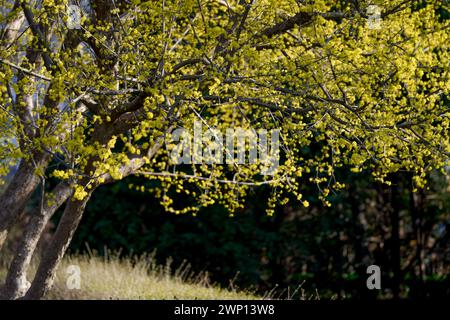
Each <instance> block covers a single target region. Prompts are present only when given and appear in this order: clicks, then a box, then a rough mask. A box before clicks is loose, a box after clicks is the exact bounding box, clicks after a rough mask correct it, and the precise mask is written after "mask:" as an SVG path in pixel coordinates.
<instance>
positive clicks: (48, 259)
mask: <svg viewBox="0 0 450 320" xmlns="http://www.w3.org/2000/svg"><path fill="white" fill-rule="evenodd" d="M89 192H90V193H89V194H88V195H87V196H86V197H85V198H84V199H83V200H77V199H75V198H71V199H70V200H69V202H68V203H67V205H66V208H65V210H64V213H63V216H62V218H61V221H60V222H59V224H58V228H57V229H56V232H55V234H54V236H53V239H52V241H51V243H50V245H49V246H48V247H47V248H46V251H45V253H44V255H43V257H42V260H41V262H40V264H39V267H38V270H37V272H36V276H35V278H34V280H33V282H32V283H31V287H30V289H29V290H28V292H27V294H26V295H25V299H31V300H37V299H42V298H43V297H44V296H45V294H46V293H47V292H48V290H49V289H50V288H51V286H52V284H53V280H54V278H55V274H56V268H57V266H58V264H59V263H60V261H61V259H62V257H63V256H64V253H65V252H66V250H67V247H68V246H69V244H70V241H71V240H72V237H73V235H74V233H75V230H76V229H77V227H78V224H79V222H80V220H81V217H82V216H83V213H84V209H85V207H86V204H87V202H88V201H89V198H90V196H91V194H92V192H93V189H91V190H89Z"/></svg>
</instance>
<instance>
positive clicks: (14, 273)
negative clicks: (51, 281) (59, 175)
mask: <svg viewBox="0 0 450 320" xmlns="http://www.w3.org/2000/svg"><path fill="white" fill-rule="evenodd" d="M70 193H71V188H70V186H69V185H68V184H66V183H64V182H61V183H60V184H59V185H57V186H56V187H55V189H54V190H53V192H52V193H50V194H47V195H46V196H45V199H43V203H42V207H41V208H39V209H38V210H36V211H37V212H36V213H35V214H34V215H33V216H32V217H31V219H30V221H29V222H28V224H27V226H26V229H25V232H24V234H23V235H22V238H21V240H20V243H19V246H18V248H17V251H16V253H15V255H14V258H13V261H12V262H11V265H10V267H9V270H8V274H7V276H6V281H5V289H4V290H5V292H4V294H3V298H5V299H17V298H19V297H21V296H23V295H24V294H25V293H26V290H27V289H28V288H29V283H28V281H27V271H28V267H29V265H30V262H31V258H32V257H33V253H34V251H35V249H36V246H37V244H38V241H39V238H40V237H41V234H42V232H43V230H44V229H45V226H46V225H47V222H48V220H49V219H50V218H51V217H52V216H53V214H54V213H55V212H56V210H57V209H58V208H59V207H60V206H61V205H62V204H63V203H64V202H65V201H66V200H67V198H68V197H69V196H70Z"/></svg>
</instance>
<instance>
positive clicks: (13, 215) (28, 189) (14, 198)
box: [0, 154, 49, 250]
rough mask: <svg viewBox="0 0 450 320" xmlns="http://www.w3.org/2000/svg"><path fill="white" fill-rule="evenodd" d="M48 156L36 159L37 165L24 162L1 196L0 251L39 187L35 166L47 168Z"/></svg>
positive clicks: (44, 155)
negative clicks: (9, 232)
mask: <svg viewBox="0 0 450 320" xmlns="http://www.w3.org/2000/svg"><path fill="white" fill-rule="evenodd" d="M48 158H49V157H48V155H46V154H43V155H40V156H38V157H36V158H35V159H34V161H35V164H33V163H30V162H29V161H26V160H22V161H21V163H20V165H19V168H18V169H17V172H16V174H15V175H14V177H13V178H12V180H11V182H10V183H9V184H8V186H7V188H6V190H5V191H4V192H3V193H2V194H1V196H0V250H1V249H2V246H3V244H4V242H5V241H6V238H7V235H8V231H9V230H10V229H11V227H12V226H13V225H14V223H15V222H16V221H17V218H18V216H19V215H20V213H21V212H22V211H23V209H24V207H25V205H26V203H27V201H28V200H29V198H30V197H31V195H32V194H33V192H34V190H36V188H37V186H38V185H39V181H40V180H39V177H38V176H37V175H36V174H35V165H36V166H38V167H46V166H47V164H48V161H49V160H48Z"/></svg>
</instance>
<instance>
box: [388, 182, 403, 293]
mask: <svg viewBox="0 0 450 320" xmlns="http://www.w3.org/2000/svg"><path fill="white" fill-rule="evenodd" d="M399 189H400V177H399V174H397V175H395V178H394V181H393V185H392V187H391V239H390V244H391V267H392V273H393V279H392V293H393V296H394V299H398V298H399V297H400V282H401V256H400V246H401V242H400V210H401V208H400V203H401V199H400V197H401V194H400V190H399Z"/></svg>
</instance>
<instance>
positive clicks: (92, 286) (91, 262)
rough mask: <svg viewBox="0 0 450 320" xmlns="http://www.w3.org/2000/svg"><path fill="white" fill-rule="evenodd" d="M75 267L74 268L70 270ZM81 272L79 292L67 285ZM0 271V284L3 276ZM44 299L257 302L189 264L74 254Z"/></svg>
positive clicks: (65, 263) (143, 258)
mask: <svg viewBox="0 0 450 320" xmlns="http://www.w3.org/2000/svg"><path fill="white" fill-rule="evenodd" d="M71 266H75V267H71ZM77 270H79V271H80V280H81V281H80V289H72V290H69V289H68V286H67V283H68V282H69V285H70V283H72V284H73V283H76V281H75V282H73V281H72V282H71V280H74V279H76V275H75V274H74V273H76V272H77ZM5 273H6V271H5V268H4V267H3V268H2V270H1V271H0V281H1V282H3V280H4V277H5ZM47 299H258V297H257V296H255V295H254V294H252V293H251V292H242V291H236V290H232V289H223V288H220V287H218V286H216V285H214V284H211V283H210V282H209V279H208V276H207V274H194V273H192V272H191V271H190V269H189V267H188V265H182V266H180V267H178V268H177V269H173V268H172V267H171V265H170V263H167V265H163V266H161V265H157V264H156V263H155V262H154V260H153V258H152V256H144V257H131V258H119V257H118V256H117V255H111V256H108V257H99V256H97V255H74V256H69V257H66V258H65V259H64V260H63V262H62V263H61V265H60V267H59V269H58V272H57V277H56V280H55V285H54V288H53V289H52V291H51V292H50V293H49V295H48V296H47Z"/></svg>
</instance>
